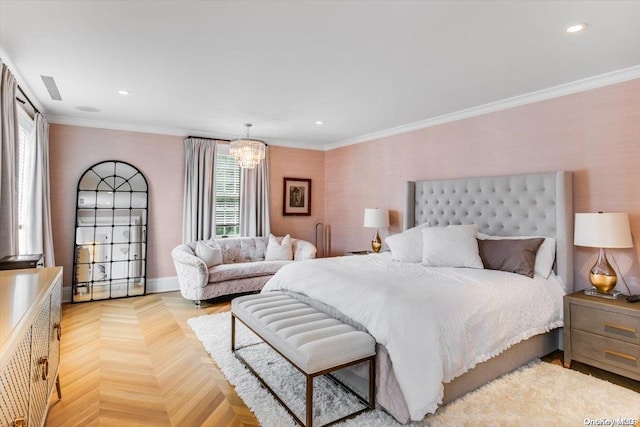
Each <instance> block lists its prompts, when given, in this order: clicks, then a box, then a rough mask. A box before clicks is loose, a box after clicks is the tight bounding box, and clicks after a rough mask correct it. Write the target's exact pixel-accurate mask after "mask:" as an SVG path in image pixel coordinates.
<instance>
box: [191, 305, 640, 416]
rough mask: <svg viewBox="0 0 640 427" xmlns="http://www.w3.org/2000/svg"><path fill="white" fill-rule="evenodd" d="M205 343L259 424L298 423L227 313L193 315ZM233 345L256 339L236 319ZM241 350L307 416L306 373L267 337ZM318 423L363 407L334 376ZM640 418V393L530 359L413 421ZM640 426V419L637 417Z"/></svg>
mask: <svg viewBox="0 0 640 427" xmlns="http://www.w3.org/2000/svg"><path fill="white" fill-rule="evenodd" d="M188 322H189V325H190V326H191V328H192V329H193V330H194V332H195V334H196V336H197V337H198V339H199V340H200V341H201V342H202V344H203V346H204V348H205V349H206V350H207V351H208V352H209V354H210V355H211V357H212V358H213V360H214V361H215V362H216V364H217V365H218V366H219V367H220V370H221V371H222V373H223V374H224V376H225V377H226V378H227V380H228V381H229V382H230V383H231V384H232V385H234V386H235V389H236V392H237V393H238V396H240V398H241V399H242V400H243V401H244V403H245V404H246V405H247V407H248V408H249V409H251V411H253V413H254V414H255V415H256V418H257V419H258V421H259V422H260V424H261V425H263V426H265V427H288V426H296V425H297V424H296V423H295V422H294V421H293V418H291V416H290V415H289V414H288V413H287V412H286V411H285V410H284V409H283V408H282V406H281V405H280V404H279V403H278V402H277V401H276V400H275V399H274V398H273V397H272V396H271V394H270V393H269V392H268V391H267V390H266V389H264V388H263V387H262V386H261V385H260V383H259V382H258V380H257V379H256V378H255V377H254V376H253V374H251V372H249V371H248V370H247V369H246V368H245V367H244V365H242V364H241V363H240V361H238V359H237V358H236V357H235V356H234V355H233V353H232V352H231V349H230V343H231V338H230V337H231V316H230V313H228V312H227V313H220V314H212V315H207V316H200V317H196V318H192V319H189V320H188ZM236 337H237V338H236V343H237V344H236V345H237V347H238V346H242V345H246V344H251V343H256V342H259V340H258V339H257V338H256V337H255V335H253V334H252V333H251V332H249V331H248V330H247V329H246V328H245V327H244V326H243V325H242V323H240V322H236ZM241 351H242V353H241V354H242V355H243V357H244V358H245V359H247V360H248V361H249V362H250V363H251V365H252V366H253V368H254V369H255V370H257V371H258V372H260V374H261V375H262V376H263V378H266V379H267V382H268V383H269V384H270V385H271V387H272V388H273V389H275V390H276V391H277V392H278V393H281V391H282V393H283V394H282V395H281V398H283V400H285V401H286V402H288V403H289V406H290V407H292V408H293V410H294V412H295V413H296V415H297V416H298V417H299V418H301V419H302V420H304V377H303V376H302V375H301V374H299V373H298V371H297V370H295V368H293V367H291V366H290V365H289V364H288V363H287V362H286V361H284V360H283V359H282V358H280V356H278V355H277V354H276V353H275V352H273V351H272V350H271V349H270V348H269V347H268V346H266V345H265V344H260V345H255V346H249V347H247V348H246V349H244V350H241ZM314 392H315V394H314V407H315V409H314V425H320V424H321V423H326V422H329V421H331V420H333V419H337V418H339V417H340V416H342V415H346V414H347V413H349V412H353V408H355V407H358V408H359V407H362V406H358V405H360V404H359V402H357V400H355V398H353V397H352V396H350V395H345V394H344V392H343V391H342V390H341V389H339V388H338V387H336V386H335V385H334V384H333V382H331V381H329V380H326V379H325V378H318V379H316V382H315V383H314ZM639 419H640V394H639V393H636V392H634V391H631V390H628V389H625V388H623V387H620V386H617V385H615V384H611V383H609V382H606V381H602V380H599V379H597V378H594V377H591V376H588V375H584V374H582V373H580V372H576V371H573V370H570V369H564V368H562V367H560V366H557V365H553V364H550V363H545V362H539V361H538V362H532V363H530V364H528V365H526V366H524V367H522V368H520V369H518V370H516V371H514V372H512V373H510V374H508V375H505V376H503V377H501V378H499V379H497V380H495V381H493V382H491V383H489V384H487V385H485V386H483V387H481V388H480V389H478V390H476V391H474V392H471V393H469V394H467V395H465V396H463V397H462V398H460V399H458V400H456V401H454V402H452V403H450V404H449V405H447V406H445V407H443V408H440V409H439V410H438V411H437V413H436V414H432V415H428V416H427V417H425V419H424V420H422V421H420V422H414V423H412V424H411V425H416V426H447V427H448V426H514V425H527V426H544V427H546V426H583V425H601V426H602V425H607V426H609V425H611V426H622V425H627V426H635V425H636V423H638V422H639ZM339 425H340V426H343V427H355V426H358V427H359V426H367V427H386V426H399V425H400V424H399V423H397V422H396V421H395V419H394V418H393V417H391V416H390V415H388V414H387V413H386V412H384V411H382V410H380V409H377V410H374V411H368V412H365V413H363V414H361V415H359V416H357V417H355V418H352V419H349V420H347V421H344V422H343V423H340V424H339ZM638 425H639V426H640V424H638Z"/></svg>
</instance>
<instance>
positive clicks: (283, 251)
mask: <svg viewBox="0 0 640 427" xmlns="http://www.w3.org/2000/svg"><path fill="white" fill-rule="evenodd" d="M264 259H265V261H280V260H291V259H293V244H292V243H291V236H290V235H288V234H287V235H286V236H284V237H276V236H274V235H273V234H270V235H269V243H268V244H267V250H266V252H265V254H264Z"/></svg>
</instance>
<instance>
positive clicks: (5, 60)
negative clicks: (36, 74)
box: [0, 47, 45, 115]
mask: <svg viewBox="0 0 640 427" xmlns="http://www.w3.org/2000/svg"><path fill="white" fill-rule="evenodd" d="M0 60H2V62H3V63H4V64H5V65H6V66H7V67H8V68H9V70H10V71H11V74H13V77H14V78H15V79H16V83H18V86H20V88H21V89H22V90H23V91H24V93H25V94H26V95H27V96H28V97H29V100H30V101H31V102H33V103H34V104H35V106H36V108H37V109H38V110H39V111H40V112H41V114H43V115H44V114H45V113H44V109H43V108H42V104H40V101H38V98H36V97H35V96H34V94H33V91H32V90H31V88H30V87H29V85H27V84H26V83H25V79H23V78H22V75H21V74H20V73H19V72H18V69H17V68H16V67H15V65H14V64H13V62H12V61H11V58H10V57H9V56H8V55H7V52H6V51H5V50H4V49H3V48H2V47H0Z"/></svg>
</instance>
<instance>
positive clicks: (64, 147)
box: [49, 124, 184, 286]
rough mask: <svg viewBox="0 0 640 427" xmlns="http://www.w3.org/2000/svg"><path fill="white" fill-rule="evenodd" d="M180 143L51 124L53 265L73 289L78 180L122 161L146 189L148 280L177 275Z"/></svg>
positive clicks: (173, 139)
mask: <svg viewBox="0 0 640 427" xmlns="http://www.w3.org/2000/svg"><path fill="white" fill-rule="evenodd" d="M182 141H183V138H181V137H177V136H166V135H155V134H147V133H139V132H125V131H115V130H109V129H97V128H90V127H80V126H67V125H57V124H52V125H51V126H50V131H49V153H50V154H49V159H50V169H51V201H52V202H51V216H52V222H53V242H54V250H55V256H56V265H62V266H63V267H64V278H63V283H64V286H71V280H72V279H71V278H72V275H71V273H72V269H73V251H74V235H75V227H74V221H75V206H76V188H77V185H78V180H79V179H80V176H81V175H82V174H83V173H84V171H85V170H86V169H87V168H88V167H90V166H91V165H93V164H95V163H98V162H101V161H104V160H122V161H125V162H128V163H131V164H132V165H133V166H135V167H137V168H138V169H139V170H140V171H141V172H142V173H143V174H144V175H145V177H146V178H147V182H148V184H149V213H148V221H149V227H148V242H149V244H148V245H147V277H148V278H158V277H171V276H175V275H176V272H175V269H174V267H173V261H172V260H171V250H172V249H173V248H174V247H175V246H176V245H178V244H179V243H180V242H181V240H182V194H183V191H184V188H183V185H184V184H183V182H184V148H183V142H182Z"/></svg>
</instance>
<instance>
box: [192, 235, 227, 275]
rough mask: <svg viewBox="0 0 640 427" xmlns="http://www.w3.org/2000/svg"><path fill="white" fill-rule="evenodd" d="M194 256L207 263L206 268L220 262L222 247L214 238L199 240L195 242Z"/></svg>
mask: <svg viewBox="0 0 640 427" xmlns="http://www.w3.org/2000/svg"><path fill="white" fill-rule="evenodd" d="M195 253H196V256H197V257H198V258H200V259H201V260H202V261H204V263H205V264H207V267H208V268H211V267H214V266H216V265H219V264H222V249H220V246H218V244H217V243H216V241H215V240H200V241H199V242H196V250H195Z"/></svg>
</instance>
